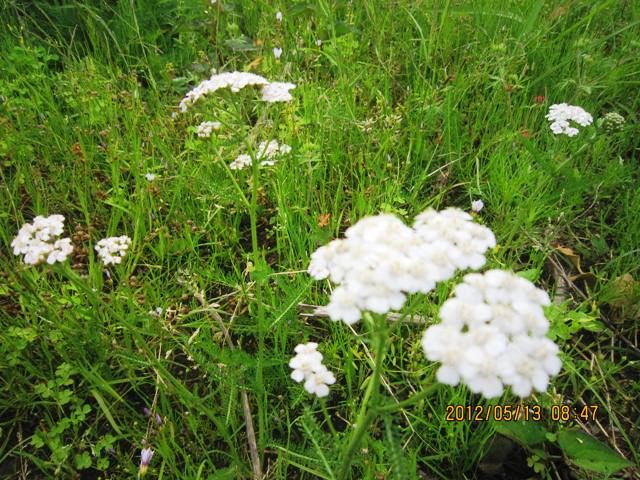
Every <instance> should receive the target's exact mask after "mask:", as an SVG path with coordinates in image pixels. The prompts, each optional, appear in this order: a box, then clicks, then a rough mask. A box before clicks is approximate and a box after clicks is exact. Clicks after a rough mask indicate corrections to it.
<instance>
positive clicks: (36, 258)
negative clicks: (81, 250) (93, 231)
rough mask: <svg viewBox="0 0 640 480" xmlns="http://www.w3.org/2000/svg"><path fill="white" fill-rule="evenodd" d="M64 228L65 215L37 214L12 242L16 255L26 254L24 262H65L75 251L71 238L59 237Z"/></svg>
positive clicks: (31, 263) (34, 263) (32, 263)
mask: <svg viewBox="0 0 640 480" xmlns="http://www.w3.org/2000/svg"><path fill="white" fill-rule="evenodd" d="M63 230H64V216H62V215H50V216H48V217H42V216H37V217H36V218H34V219H33V223H27V224H25V225H23V226H22V228H21V229H20V231H19V232H18V235H17V236H16V237H15V238H14V239H13V241H12V242H11V246H12V247H13V254H14V255H24V258H23V260H24V263H28V264H30V265H37V264H38V263H41V262H43V261H45V260H46V262H47V263H48V264H50V265H51V264H53V263H56V262H64V261H65V260H66V259H67V257H68V256H69V255H70V254H71V252H72V251H73V245H71V239H69V238H58V237H59V236H60V235H62V231H63Z"/></svg>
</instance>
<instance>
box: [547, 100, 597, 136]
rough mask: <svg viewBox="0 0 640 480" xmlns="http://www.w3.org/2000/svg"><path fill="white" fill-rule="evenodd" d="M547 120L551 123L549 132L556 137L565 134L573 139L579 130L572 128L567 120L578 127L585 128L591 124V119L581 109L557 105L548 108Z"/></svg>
mask: <svg viewBox="0 0 640 480" xmlns="http://www.w3.org/2000/svg"><path fill="white" fill-rule="evenodd" d="M546 118H547V120H549V121H550V122H551V131H552V132H553V133H555V134H556V135H559V134H565V135H567V136H569V137H575V136H576V135H577V134H578V132H579V130H578V129H577V128H575V127H572V126H571V125H570V123H569V120H573V121H574V122H576V123H577V124H578V125H582V126H583V127H586V126H587V125H591V123H593V117H592V116H591V114H590V113H588V112H586V111H585V110H584V109H583V108H581V107H576V106H573V105H568V104H566V103H559V104H556V105H551V107H549V113H548V114H547V117H546Z"/></svg>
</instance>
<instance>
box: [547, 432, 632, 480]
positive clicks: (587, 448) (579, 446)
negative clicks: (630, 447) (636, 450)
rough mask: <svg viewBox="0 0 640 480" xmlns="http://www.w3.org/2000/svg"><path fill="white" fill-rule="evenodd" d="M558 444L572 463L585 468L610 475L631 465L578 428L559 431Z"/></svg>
mask: <svg viewBox="0 0 640 480" xmlns="http://www.w3.org/2000/svg"><path fill="white" fill-rule="evenodd" d="M558 444H559V445H560V448H561V449H562V451H563V452H564V453H565V455H566V456H567V457H568V458H569V459H570V460H571V461H572V462H573V463H574V464H576V465H577V466H578V467H580V468H584V469H585V470H591V471H593V472H599V473H604V474H608V475H610V474H612V473H615V472H617V471H618V470H621V469H623V468H625V467H629V466H631V465H632V463H631V462H629V461H628V460H626V459H625V458H622V457H621V456H620V455H618V454H617V453H616V452H615V451H614V450H612V449H611V448H609V447H608V446H607V445H605V444H604V443H602V442H600V441H598V440H596V439H595V438H593V437H591V436H589V435H587V434H585V433H582V432H580V431H578V430H563V431H561V432H559V433H558Z"/></svg>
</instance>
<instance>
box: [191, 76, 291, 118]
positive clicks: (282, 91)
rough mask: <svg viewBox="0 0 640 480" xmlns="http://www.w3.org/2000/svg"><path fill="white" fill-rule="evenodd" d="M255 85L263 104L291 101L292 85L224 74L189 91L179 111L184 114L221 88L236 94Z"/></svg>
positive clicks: (204, 81) (212, 77)
mask: <svg viewBox="0 0 640 480" xmlns="http://www.w3.org/2000/svg"><path fill="white" fill-rule="evenodd" d="M254 85H257V86H259V87H261V88H262V100H263V101H265V102H288V101H290V100H292V97H291V95H290V94H289V90H291V89H292V88H295V85H294V84H293V83H280V82H273V83H271V82H269V81H268V80H267V79H266V78H264V77H261V76H260V75H256V74H254V73H248V72H224V73H218V74H214V75H212V76H211V78H209V79H207V80H203V81H202V82H200V84H198V85H197V86H196V87H194V88H193V89H192V90H191V91H189V92H188V93H187V94H186V95H185V97H184V98H183V99H182V101H181V102H180V111H181V112H186V111H187V110H188V108H189V106H191V105H193V104H194V103H196V102H197V101H198V100H199V99H200V98H202V97H204V96H205V95H208V94H209V93H213V92H216V91H217V90H220V89H222V88H229V89H230V90H231V91H232V92H233V93H237V92H239V91H240V90H242V89H243V88H244V87H247V86H254Z"/></svg>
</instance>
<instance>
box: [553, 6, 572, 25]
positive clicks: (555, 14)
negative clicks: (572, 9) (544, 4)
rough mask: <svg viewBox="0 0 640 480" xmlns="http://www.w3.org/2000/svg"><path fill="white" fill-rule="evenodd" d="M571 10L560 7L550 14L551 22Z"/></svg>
mask: <svg viewBox="0 0 640 480" xmlns="http://www.w3.org/2000/svg"><path fill="white" fill-rule="evenodd" d="M568 10H569V9H568V8H567V7H565V6H563V5H558V6H557V7H556V8H555V9H554V10H553V11H552V12H551V13H550V14H549V20H551V21H553V20H555V19H556V18H558V17H561V16H562V15H564V14H565V13H567V11H568Z"/></svg>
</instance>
